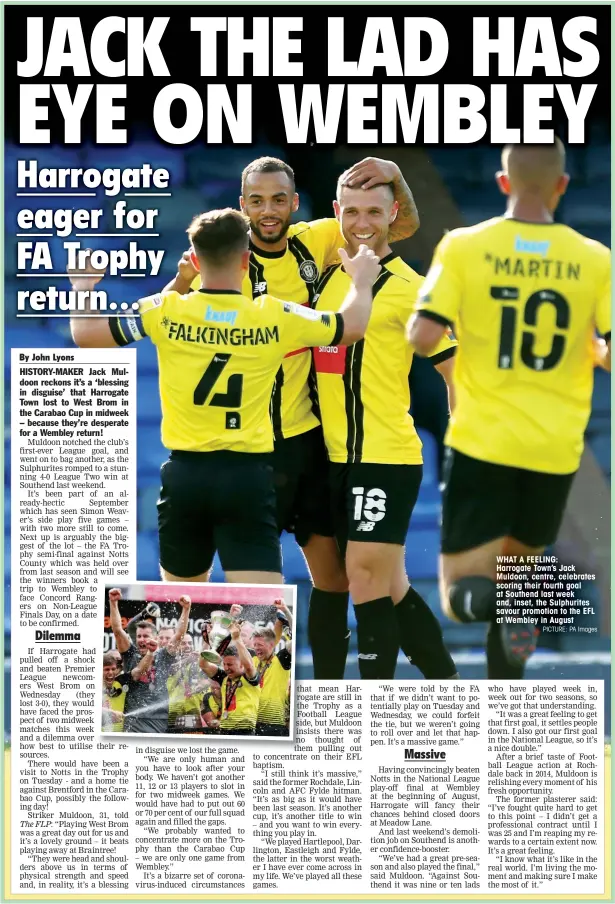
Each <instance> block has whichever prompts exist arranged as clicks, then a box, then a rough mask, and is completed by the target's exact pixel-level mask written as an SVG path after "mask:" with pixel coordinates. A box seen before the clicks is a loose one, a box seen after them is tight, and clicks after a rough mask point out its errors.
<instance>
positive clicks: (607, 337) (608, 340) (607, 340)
mask: <svg viewBox="0 0 615 904" xmlns="http://www.w3.org/2000/svg"><path fill="white" fill-rule="evenodd" d="M602 338H603V339H604V341H605V342H610V341H611V331H610V330H609V331H608V333H605V334H604V336H603V337H602Z"/></svg>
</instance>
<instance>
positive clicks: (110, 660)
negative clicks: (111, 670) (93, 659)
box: [103, 653, 118, 666]
mask: <svg viewBox="0 0 615 904" xmlns="http://www.w3.org/2000/svg"><path fill="white" fill-rule="evenodd" d="M103 665H115V666H117V665H118V661H117V657H116V656H114V655H113V653H105V655H104V656H103Z"/></svg>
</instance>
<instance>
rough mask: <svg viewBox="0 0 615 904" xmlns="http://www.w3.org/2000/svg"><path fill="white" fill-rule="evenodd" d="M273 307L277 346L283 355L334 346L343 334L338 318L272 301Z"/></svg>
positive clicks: (275, 299) (288, 303)
mask: <svg viewBox="0 0 615 904" xmlns="http://www.w3.org/2000/svg"><path fill="white" fill-rule="evenodd" d="M272 301H273V302H274V303H275V305H277V308H278V310H277V311H276V315H277V316H276V319H277V321H278V324H279V327H280V342H281V345H282V347H283V348H284V349H285V350H286V351H289V352H291V351H296V350H297V349H300V348H317V347H320V346H322V347H324V346H327V345H337V344H338V343H339V341H340V339H341V338H342V335H343V333H344V319H343V317H342V315H341V314H333V313H331V312H328V311H315V310H313V309H312V308H308V307H306V306H305V305H300V304H295V303H294V302H292V301H280V300H279V299H277V298H274V299H272Z"/></svg>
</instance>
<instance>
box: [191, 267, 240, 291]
mask: <svg viewBox="0 0 615 904" xmlns="http://www.w3.org/2000/svg"><path fill="white" fill-rule="evenodd" d="M242 285H243V270H238V271H237V272H229V271H228V270H220V271H218V270H208V271H207V272H201V291H202V292H241V288H242Z"/></svg>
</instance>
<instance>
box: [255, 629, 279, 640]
mask: <svg viewBox="0 0 615 904" xmlns="http://www.w3.org/2000/svg"><path fill="white" fill-rule="evenodd" d="M255 637H262V638H263V640H275V631H274V630H273V629H272V628H257V629H256V631H254V633H253V634H252V640H254V638H255Z"/></svg>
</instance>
